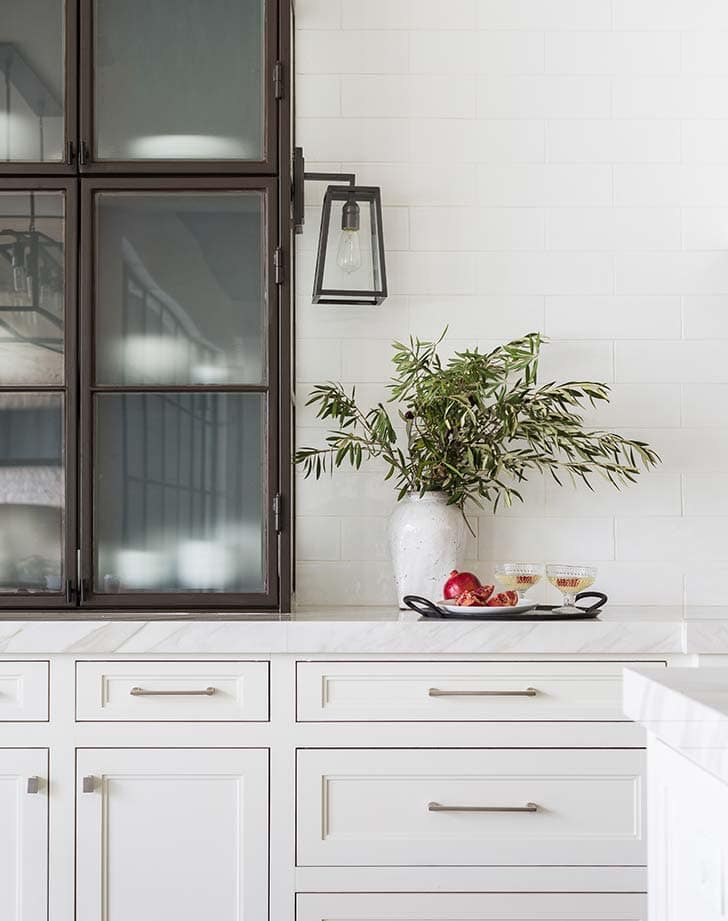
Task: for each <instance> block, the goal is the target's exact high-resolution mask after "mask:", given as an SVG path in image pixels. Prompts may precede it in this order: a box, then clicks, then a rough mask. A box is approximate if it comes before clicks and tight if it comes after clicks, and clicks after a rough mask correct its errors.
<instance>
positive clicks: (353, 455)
mask: <svg viewBox="0 0 728 921" xmlns="http://www.w3.org/2000/svg"><path fill="white" fill-rule="evenodd" d="M445 332H447V330H446V331H445ZM444 335H445V333H443V335H442V336H441V337H440V339H438V340H437V341H436V342H421V341H420V340H419V339H414V338H410V340H409V344H404V343H402V342H394V343H393V349H394V355H393V358H392V362H393V365H394V369H395V374H394V377H393V378H392V381H391V383H390V384H389V385H388V389H389V391H390V398H389V399H388V400H387V401H386V403H387V404H388V405H389V404H398V406H397V414H398V416H399V419H400V420H401V424H403V427H404V432H403V433H400V434H401V435H402V441H403V446H402V445H401V444H400V435H399V434H398V432H397V430H396V429H395V426H394V424H393V422H392V414H390V411H389V410H388V408H387V406H385V404H384V403H378V404H377V405H376V406H374V407H372V408H371V409H368V410H363V409H361V408H360V407H359V405H358V404H357V402H356V390H355V388H352V389H351V392H350V393H347V392H346V390H345V389H344V387H343V386H342V385H341V384H339V383H331V382H329V383H326V384H318V385H317V386H315V387H314V388H313V391H312V392H311V395H310V397H309V399H308V401H307V404H306V405H308V406H310V405H315V406H317V407H318V409H317V413H316V415H317V417H318V418H319V419H330V420H331V421H332V423H334V425H335V427H334V428H333V429H332V430H331V431H330V432H329V434H328V435H327V437H326V447H323V448H313V447H304V448H300V449H299V450H297V451H296V452H295V454H294V463H295V464H297V465H300V466H301V467H302V469H303V473H304V476H306V477H310V476H315V477H316V479H319V478H320V477H322V476H323V475H324V474H325V473H332V472H333V470H334V469H335V468H337V467H341V466H342V465H343V464H349V465H350V466H352V467H353V468H355V469H359V468H360V467H361V465H362V463H363V462H364V461H367V460H371V459H373V458H379V459H381V460H382V461H384V463H385V464H386V466H387V473H386V475H385V479H386V480H390V479H392V478H394V482H395V485H396V488H397V490H398V494H397V498H398V499H402V498H403V496H405V495H406V494H407V493H408V492H417V493H420V494H424V493H426V492H429V491H434V490H437V491H441V492H443V493H445V495H446V496H447V497H448V503H449V504H450V505H456V506H458V507H459V508H460V509H463V508H464V507H465V504H466V503H467V502H474V503H475V504H476V505H478V506H479V507H481V508H482V507H483V503H484V502H489V503H492V505H493V509H494V510H495V509H497V507H498V505H499V504H500V503H501V502H504V503H505V504H506V505H511V504H512V503H513V501H514V500H515V499H518V500H520V501H523V497H522V496H521V494H520V492H519V490H518V485H519V484H520V483H523V482H525V481H526V479H527V474H528V473H529V472H530V471H538V472H540V473H546V474H549V475H550V476H551V477H552V478H553V479H554V480H555V481H556V482H557V483H559V485H562V479H563V478H564V477H568V478H569V479H570V480H571V481H572V482H574V483H576V482H577V481H583V482H584V483H586V485H587V486H588V487H589V488H590V489H593V486H592V484H591V479H592V477H594V476H595V475H599V476H602V477H604V478H605V479H606V480H608V481H609V482H610V483H611V484H612V485H613V486H615V487H616V488H618V489H619V488H621V487H622V486H624V485H626V484H628V483H634V482H635V481H636V478H637V476H638V475H639V473H640V472H641V469H648V468H650V467H654V466H655V465H656V464H658V463H659V461H660V458H659V456H658V455H657V453H656V452H655V451H653V450H652V448H650V447H649V445H647V444H646V443H645V442H642V441H635V440H632V439H629V438H625V437H623V436H622V435H618V434H615V433H613V432H604V431H598V430H591V431H590V430H587V429H585V428H584V419H583V416H582V415H581V413H582V411H583V410H584V408H585V407H586V406H587V405H591V406H596V405H597V404H598V403H602V402H604V403H606V402H609V393H610V389H609V387H608V386H607V384H602V383H595V382H593V381H568V382H566V383H563V384H557V383H554V382H551V383H546V384H542V385H540V386H539V384H538V382H537V373H538V359H539V354H540V350H541V346H542V344H543V343H544V342H546V341H547V340H546V339H544V338H543V337H542V336H541V334H540V333H529V334H528V335H526V336H523V337H522V338H521V339H516V340H514V341H512V342H509V343H507V344H505V345H502V346H499V347H498V348H496V349H493V351H491V352H487V353H481V352H480V351H479V350H478V349H477V348H476V349H473V350H466V351H464V352H458V353H456V354H455V356H454V357H453V358H451V359H450V360H449V361H448V362H447V363H446V364H443V362H442V361H441V359H440V357H439V355H438V352H437V347H438V345H439V344H440V342H442V339H443V338H444ZM400 428H401V426H400Z"/></svg>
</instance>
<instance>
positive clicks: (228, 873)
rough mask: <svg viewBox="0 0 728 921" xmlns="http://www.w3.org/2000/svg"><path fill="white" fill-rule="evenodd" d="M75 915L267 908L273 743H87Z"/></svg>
mask: <svg viewBox="0 0 728 921" xmlns="http://www.w3.org/2000/svg"><path fill="white" fill-rule="evenodd" d="M77 771H78V774H77V844H76V861H77V866H76V885H77V891H76V902H77V906H76V921H132V919H133V921H160V919H161V918H170V919H171V918H173V919H174V921H200V919H202V918H209V919H214V921H260V919H263V918H267V917H268V751H267V749H80V750H78V752H77Z"/></svg>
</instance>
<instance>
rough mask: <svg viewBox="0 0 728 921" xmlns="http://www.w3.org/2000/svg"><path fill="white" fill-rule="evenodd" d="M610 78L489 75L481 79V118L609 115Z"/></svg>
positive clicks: (479, 107)
mask: <svg viewBox="0 0 728 921" xmlns="http://www.w3.org/2000/svg"><path fill="white" fill-rule="evenodd" d="M611 107H612V91H611V83H610V79H609V78H608V77H602V76H598V77H594V76H587V77H575V76H556V75H553V74H549V75H545V76H514V77H500V76H495V75H492V76H491V75H489V76H487V77H480V78H479V79H478V116H479V117H480V118H606V117H608V116H609V115H610V113H611Z"/></svg>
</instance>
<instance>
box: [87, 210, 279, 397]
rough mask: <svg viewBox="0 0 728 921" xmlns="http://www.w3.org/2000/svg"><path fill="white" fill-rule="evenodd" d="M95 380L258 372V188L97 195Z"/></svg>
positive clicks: (163, 380) (187, 380)
mask: <svg viewBox="0 0 728 921" xmlns="http://www.w3.org/2000/svg"><path fill="white" fill-rule="evenodd" d="M96 207H97V226H98V247H97V255H96V276H97V285H98V295H97V308H96V349H97V354H96V368H97V383H100V384H135V385H143V384H183V385H184V384H259V383H262V382H263V381H264V380H265V367H264V349H265V344H266V343H265V338H264V328H265V316H266V313H267V303H266V300H267V298H266V287H265V286H266V276H265V272H264V268H263V266H264V263H263V247H264V245H265V220H266V217H265V209H264V200H263V195H262V194H261V193H259V192H222V193H216V194H215V193H182V192H180V193H145V194H138V193H127V194H125V193H121V194H120V193H101V194H99V195H97V196H96Z"/></svg>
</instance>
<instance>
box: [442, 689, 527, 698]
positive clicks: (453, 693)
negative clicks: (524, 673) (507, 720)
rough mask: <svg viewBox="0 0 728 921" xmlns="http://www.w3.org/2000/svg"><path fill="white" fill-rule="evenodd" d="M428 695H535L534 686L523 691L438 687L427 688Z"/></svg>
mask: <svg viewBox="0 0 728 921" xmlns="http://www.w3.org/2000/svg"><path fill="white" fill-rule="evenodd" d="M427 693H428V694H429V695H430V697H535V696H536V695H537V694H538V691H537V690H536V688H526V689H525V691H441V690H440V688H428V689H427Z"/></svg>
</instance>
